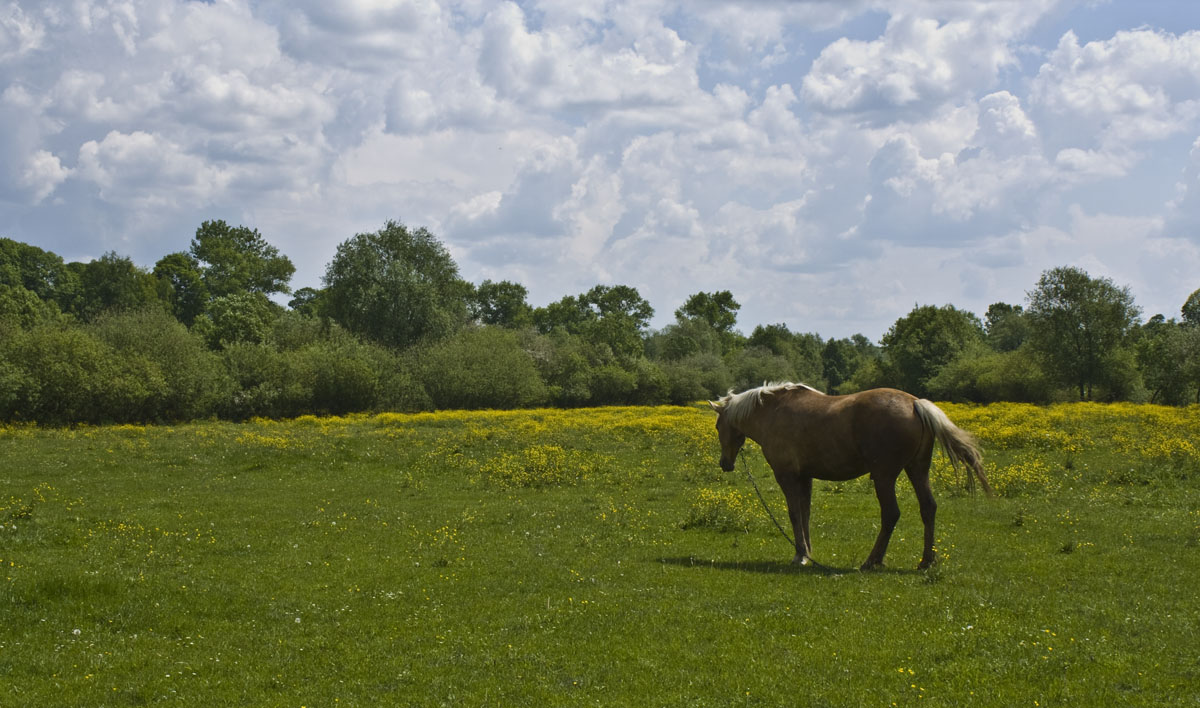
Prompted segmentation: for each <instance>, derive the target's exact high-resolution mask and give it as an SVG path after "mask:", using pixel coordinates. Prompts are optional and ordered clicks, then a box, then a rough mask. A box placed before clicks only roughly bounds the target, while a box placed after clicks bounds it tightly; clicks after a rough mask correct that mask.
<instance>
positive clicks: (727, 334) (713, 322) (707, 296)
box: [675, 290, 742, 354]
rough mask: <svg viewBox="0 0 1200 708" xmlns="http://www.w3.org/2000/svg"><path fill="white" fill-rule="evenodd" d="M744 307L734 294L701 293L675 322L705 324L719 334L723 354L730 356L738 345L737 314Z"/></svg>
mask: <svg viewBox="0 0 1200 708" xmlns="http://www.w3.org/2000/svg"><path fill="white" fill-rule="evenodd" d="M741 308H742V306H741V305H740V304H738V301H737V300H734V299H733V293H731V292H729V291H728V290H721V291H719V292H715V293H705V292H699V293H696V294H695V295H692V296H691V297H689V298H688V299H687V302H685V303H684V304H683V306H682V307H680V308H679V309H678V310H675V320H676V321H678V322H680V323H683V322H695V323H699V324H703V325H705V326H706V327H708V328H709V329H711V330H712V331H713V332H715V333H716V334H717V337H718V339H719V340H720V342H721V350H722V352H721V353H722V354H728V353H729V352H731V351H732V350H733V349H734V348H736V347H737V345H738V337H739V335H738V333H737V332H735V331H734V329H733V327H734V325H735V324H737V312H738V310H740V309H741Z"/></svg>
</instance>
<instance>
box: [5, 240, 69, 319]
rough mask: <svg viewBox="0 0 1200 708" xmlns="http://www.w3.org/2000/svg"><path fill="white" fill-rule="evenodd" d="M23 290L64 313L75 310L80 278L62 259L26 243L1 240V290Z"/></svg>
mask: <svg viewBox="0 0 1200 708" xmlns="http://www.w3.org/2000/svg"><path fill="white" fill-rule="evenodd" d="M3 285H7V286H9V287H21V288H24V289H26V290H28V291H30V292H31V293H33V294H34V295H36V296H37V297H38V298H39V299H40V300H42V301H44V302H54V303H57V304H58V307H59V309H60V310H62V311H64V312H66V311H70V310H72V309H73V308H74V302H75V298H76V297H77V295H78V291H79V277H78V275H77V274H76V273H75V272H74V271H72V270H71V269H70V268H69V267H67V264H66V263H63V259H62V258H61V257H59V256H58V255H56V254H54V253H51V252H50V251H44V250H42V249H40V248H38V247H36V246H31V245H29V244H27V243H21V242H20V241H14V240H12V239H10V238H0V286H3Z"/></svg>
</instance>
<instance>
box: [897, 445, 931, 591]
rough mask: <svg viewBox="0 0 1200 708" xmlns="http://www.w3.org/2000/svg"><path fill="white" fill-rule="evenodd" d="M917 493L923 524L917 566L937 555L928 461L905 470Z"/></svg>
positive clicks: (926, 565)
mask: <svg viewBox="0 0 1200 708" xmlns="http://www.w3.org/2000/svg"><path fill="white" fill-rule="evenodd" d="M905 472H907V473H908V480H909V481H910V482H912V486H913V491H915V492H916V493H917V504H918V505H919V506H920V508H921V523H922V524H924V525H925V550H924V551H923V552H922V553H921V562H920V564H918V565H917V567H918V568H921V569H925V568H928V567H929V566H931V565H933V563H934V561H935V560H937V557H936V556H935V555H934V553H933V517H934V516H935V515H936V514H937V502H936V501H934V500H933V487H932V486H931V485H930V484H929V463H928V461H926V463H925V464H924V465H917V466H914V467H909V468H907V469H906V470H905Z"/></svg>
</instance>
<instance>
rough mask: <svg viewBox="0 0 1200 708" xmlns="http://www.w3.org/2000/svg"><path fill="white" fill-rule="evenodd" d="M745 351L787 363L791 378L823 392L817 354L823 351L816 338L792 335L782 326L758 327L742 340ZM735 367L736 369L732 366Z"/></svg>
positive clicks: (821, 371)
mask: <svg viewBox="0 0 1200 708" xmlns="http://www.w3.org/2000/svg"><path fill="white" fill-rule="evenodd" d="M746 345H747V346H748V347H761V348H764V349H767V350H769V351H770V352H771V353H773V354H776V355H778V356H781V357H783V358H784V359H786V360H787V362H788V364H789V365H790V368H791V370H792V372H793V373H792V376H793V377H794V378H795V379H798V380H799V381H802V382H804V383H806V384H808V385H810V386H814V387H816V388H820V389H823V388H825V387H826V385H827V382H826V380H825V376H824V364H823V363H822V360H821V353H822V350H823V349H824V347H825V344H824V342H822V341H821V337H820V336H818V335H816V334H808V333H800V332H792V331H791V330H789V329H788V328H787V325H784V324H773V325H766V326H765V327H764V326H762V325H759V326H757V327H755V328H754V331H753V332H751V333H750V337H749V338H748V339H747V340H746ZM735 366H736V365H735Z"/></svg>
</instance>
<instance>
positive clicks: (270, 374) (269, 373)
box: [220, 342, 312, 420]
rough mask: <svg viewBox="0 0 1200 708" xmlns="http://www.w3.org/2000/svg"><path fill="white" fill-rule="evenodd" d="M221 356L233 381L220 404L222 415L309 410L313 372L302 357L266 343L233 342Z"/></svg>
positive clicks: (245, 416)
mask: <svg viewBox="0 0 1200 708" xmlns="http://www.w3.org/2000/svg"><path fill="white" fill-rule="evenodd" d="M222 359H223V361H224V364H225V368H226V371H227V372H228V373H229V376H230V378H231V379H232V381H233V384H234V386H233V389H232V392H231V395H230V396H229V397H228V398H227V399H226V401H225V402H224V404H223V405H222V406H221V409H220V413H221V415H222V417H225V418H231V419H233V420H246V419H248V418H252V417H256V416H261V417H266V418H283V417H291V416H297V415H300V414H302V413H305V412H308V410H309V407H310V405H311V402H312V376H311V369H309V368H308V367H305V366H303V357H300V356H296V355H295V354H294V353H288V352H281V351H279V350H278V349H276V348H274V347H272V346H270V345H268V344H252V343H250V342H232V343H229V345H228V346H227V347H226V348H225V351H224V352H222Z"/></svg>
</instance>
